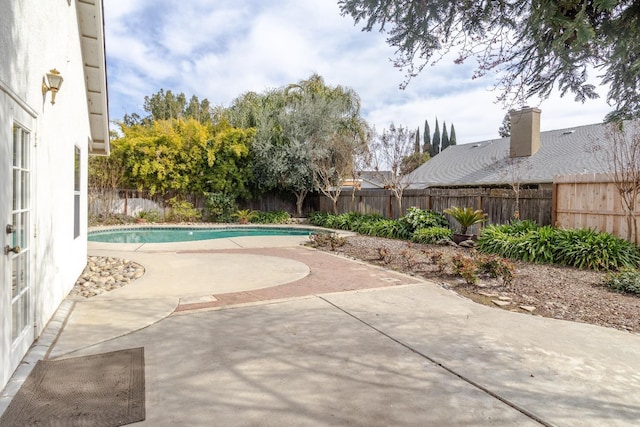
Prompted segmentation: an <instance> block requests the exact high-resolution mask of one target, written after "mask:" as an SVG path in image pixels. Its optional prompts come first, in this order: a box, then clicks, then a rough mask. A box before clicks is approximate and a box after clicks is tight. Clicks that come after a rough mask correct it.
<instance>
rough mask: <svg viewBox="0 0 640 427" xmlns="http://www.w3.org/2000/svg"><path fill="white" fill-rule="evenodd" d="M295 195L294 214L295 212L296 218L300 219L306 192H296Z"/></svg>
mask: <svg viewBox="0 0 640 427" xmlns="http://www.w3.org/2000/svg"><path fill="white" fill-rule="evenodd" d="M295 195H296V212H297V215H298V218H301V217H302V204H303V203H304V199H305V197H307V192H306V191H296V192H295Z"/></svg>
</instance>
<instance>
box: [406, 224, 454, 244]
mask: <svg viewBox="0 0 640 427" xmlns="http://www.w3.org/2000/svg"><path fill="white" fill-rule="evenodd" d="M452 236H453V231H451V229H450V228H447V227H430V228H419V229H417V230H416V231H414V232H413V234H412V235H411V241H412V242H416V243H424V244H433V243H436V242H438V241H440V240H444V239H448V240H451V237H452Z"/></svg>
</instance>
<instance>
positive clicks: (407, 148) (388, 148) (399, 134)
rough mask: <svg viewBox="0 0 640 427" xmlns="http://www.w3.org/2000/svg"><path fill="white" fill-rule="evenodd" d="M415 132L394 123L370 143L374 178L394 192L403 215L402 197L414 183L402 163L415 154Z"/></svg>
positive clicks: (375, 136)
mask: <svg viewBox="0 0 640 427" xmlns="http://www.w3.org/2000/svg"><path fill="white" fill-rule="evenodd" d="M414 138H415V134H414V132H411V131H409V129H408V128H405V127H403V126H398V127H396V126H395V125H394V124H393V123H392V124H391V125H389V129H388V130H387V129H385V130H383V131H382V135H374V137H373V138H372V140H371V142H370V146H369V152H370V153H371V162H372V164H371V168H372V170H373V175H374V177H375V178H376V179H377V180H378V181H379V182H381V183H383V184H384V186H385V188H388V189H389V190H391V191H392V192H393V195H394V196H395V198H396V201H397V203H398V210H399V212H400V213H402V195H403V193H404V190H405V189H406V188H407V187H409V186H410V185H411V183H412V181H411V179H410V174H409V173H410V172H411V171H407V170H403V169H402V162H403V161H404V159H406V158H407V157H409V156H411V153H412V152H413V141H414Z"/></svg>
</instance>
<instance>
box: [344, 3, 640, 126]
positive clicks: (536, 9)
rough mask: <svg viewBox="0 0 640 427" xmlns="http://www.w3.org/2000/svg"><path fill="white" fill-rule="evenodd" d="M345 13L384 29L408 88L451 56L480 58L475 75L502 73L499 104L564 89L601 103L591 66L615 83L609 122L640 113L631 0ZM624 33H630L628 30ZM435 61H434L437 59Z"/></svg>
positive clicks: (349, 6) (639, 22)
mask: <svg viewBox="0 0 640 427" xmlns="http://www.w3.org/2000/svg"><path fill="white" fill-rule="evenodd" d="M338 4H339V5H340V10H341V13H342V15H351V16H352V17H353V19H354V20H355V23H356V24H358V23H361V22H362V23H363V24H364V28H363V30H365V31H371V30H372V29H374V28H379V29H380V30H381V31H386V32H387V33H388V35H389V36H388V38H387V43H388V44H389V45H391V46H393V47H394V48H396V58H395V60H394V63H395V66H396V67H399V68H400V69H403V70H405V71H406V75H405V77H406V78H405V80H404V82H403V83H402V85H401V87H402V88H404V87H406V86H407V84H408V83H409V81H410V80H411V78H412V77H414V76H416V75H417V74H418V73H420V72H421V71H422V70H423V68H424V67H425V66H426V64H428V63H432V62H437V61H438V60H439V59H441V58H442V57H444V56H445V54H446V53H448V52H454V53H455V54H456V55H458V57H457V59H456V61H455V62H456V63H463V62H464V61H466V60H468V59H469V58H474V59H475V60H476V61H477V69H476V72H475V73H474V75H473V76H472V77H473V78H477V77H481V76H484V75H485V74H489V75H495V76H497V79H498V80H497V82H496V87H497V88H499V89H500V95H499V96H498V99H499V100H502V101H505V102H506V103H507V104H511V103H512V102H513V100H515V99H523V98H524V99H527V98H530V97H532V96H534V95H537V96H539V97H541V98H542V99H545V98H547V97H548V96H549V94H550V92H551V90H552V89H553V88H554V87H557V88H558V89H559V90H560V93H561V95H565V94H566V93H567V92H571V93H573V94H574V96H575V99H576V101H580V102H584V101H585V100H587V99H592V98H597V97H598V94H597V93H596V91H595V87H594V86H593V85H592V84H590V83H588V79H589V75H588V71H589V69H590V68H591V67H594V68H595V69H597V70H599V72H600V73H601V74H600V77H601V79H602V80H601V81H602V83H603V84H605V85H608V86H609V93H608V95H607V100H608V101H609V103H610V104H611V105H613V106H614V107H615V110H614V111H613V112H612V113H610V114H609V115H608V117H607V118H608V119H609V120H613V119H621V118H630V117H638V116H640V79H639V78H638V74H639V71H638V65H637V64H638V58H639V57H640V43H638V40H640V13H639V12H638V2H637V1H630V0H589V1H587V0H573V1H557V0H536V1H533V0H515V1H507V0H496V1H486V2H480V1H474V2H469V1H462V2H449V1H445V0H426V1H408V0H388V1H379V0H339V1H338ZM621 29H624V30H623V31H621ZM434 57H435V60H434V59H433V58H434Z"/></svg>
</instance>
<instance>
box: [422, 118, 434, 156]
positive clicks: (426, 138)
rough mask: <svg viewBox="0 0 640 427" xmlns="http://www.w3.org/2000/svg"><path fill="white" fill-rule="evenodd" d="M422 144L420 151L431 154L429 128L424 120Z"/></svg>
mask: <svg viewBox="0 0 640 427" xmlns="http://www.w3.org/2000/svg"><path fill="white" fill-rule="evenodd" d="M423 138H424V144H423V145H422V152H423V153H429V154H431V150H432V147H431V129H429V123H428V122H427V121H426V120H425V121H424V137H423Z"/></svg>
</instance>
